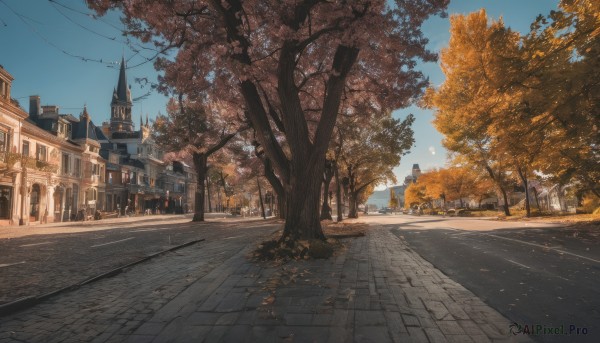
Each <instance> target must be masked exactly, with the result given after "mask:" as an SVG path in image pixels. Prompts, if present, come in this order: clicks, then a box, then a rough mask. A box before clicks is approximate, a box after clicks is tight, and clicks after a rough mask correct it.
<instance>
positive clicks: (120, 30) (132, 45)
mask: <svg viewBox="0 0 600 343" xmlns="http://www.w3.org/2000/svg"><path fill="white" fill-rule="evenodd" d="M48 1H49V2H51V3H52V4H53V5H54V4H55V5H58V6H60V7H63V8H65V9H67V10H69V11H72V12H74V13H77V14H81V15H84V16H86V17H88V18H92V19H94V20H99V21H101V22H103V23H105V24H106V25H109V26H110V27H112V28H114V29H115V30H117V31H119V32H121V33H124V30H123V29H121V28H118V27H117V26H115V25H114V24H112V23H111V22H109V21H107V20H104V19H102V17H100V16H97V15H94V14H92V13H88V12H84V11H80V10H78V9H76V8H73V7H70V6H67V5H65V4H63V3H61V2H59V1H56V0H48ZM54 7H55V8H56V9H57V10H58V8H57V7H56V6H54ZM61 14H62V15H63V16H66V15H65V14H64V13H63V12H61ZM67 19H69V20H70V21H73V20H72V19H71V18H67ZM76 24H77V23H76ZM77 25H78V26H81V25H79V24H77ZM84 29H85V30H88V31H90V30H89V29H88V28H86V27H84ZM94 33H95V32H94ZM100 36H102V37H104V36H103V35H101V34H100ZM104 38H108V39H111V40H114V39H115V38H113V37H104ZM125 38H126V41H125V42H123V44H126V45H127V46H129V48H130V49H131V50H133V51H134V52H138V51H139V50H138V49H137V48H139V49H142V50H151V51H157V50H156V49H155V48H151V47H147V46H143V45H141V44H138V43H133V42H131V40H129V38H128V37H125ZM136 47H137V48H136ZM142 57H144V56H142ZM144 58H146V59H148V58H147V57H144Z"/></svg>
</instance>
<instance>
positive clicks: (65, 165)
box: [62, 154, 71, 175]
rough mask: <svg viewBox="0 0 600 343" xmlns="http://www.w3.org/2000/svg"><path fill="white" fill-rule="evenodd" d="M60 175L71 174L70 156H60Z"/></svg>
mask: <svg viewBox="0 0 600 343" xmlns="http://www.w3.org/2000/svg"><path fill="white" fill-rule="evenodd" d="M62 173H63V174H64V175H69V174H71V156H69V155H68V154H63V155H62Z"/></svg>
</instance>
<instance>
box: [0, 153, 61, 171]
mask: <svg viewBox="0 0 600 343" xmlns="http://www.w3.org/2000/svg"><path fill="white" fill-rule="evenodd" d="M18 162H20V163H21V168H22V167H26V168H28V169H35V170H39V171H41V172H46V173H57V172H58V165H57V164H54V163H50V162H48V161H42V160H36V159H35V158H33V157H29V156H23V155H22V154H19V153H14V152H0V170H12V169H14V168H15V165H16V164H17V163H18Z"/></svg>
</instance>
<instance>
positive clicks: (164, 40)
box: [88, 0, 448, 241]
mask: <svg viewBox="0 0 600 343" xmlns="http://www.w3.org/2000/svg"><path fill="white" fill-rule="evenodd" d="M447 3H448V0H409V1H406V0H402V1H400V0H398V1H393V2H392V1H384V0H378V1H375V0H357V1H350V2H348V1H325V0H304V1H288V0H286V1H273V0H267V1H263V0H260V1H259V0H247V1H242V0H224V1H216V0H214V1H202V0H197V1H187V0H173V1H152V2H150V1H145V0H131V1H127V2H121V1H112V0H88V4H89V5H90V6H91V7H92V8H93V9H95V10H96V11H97V12H98V13H100V14H104V13H105V12H106V11H107V10H109V9H113V8H116V9H119V10H121V11H122V12H123V14H124V16H125V23H126V24H127V28H128V33H129V34H131V35H134V36H136V37H138V38H140V39H141V40H142V41H145V42H150V41H152V42H154V44H155V45H156V47H157V49H159V50H160V51H164V50H166V49H170V48H175V49H177V55H176V57H175V58H174V59H167V58H161V59H159V60H158V61H157V62H156V67H157V68H158V69H160V70H162V71H164V76H163V77H161V79H160V81H161V85H162V89H165V90H168V89H171V88H175V89H176V90H177V91H178V92H181V93H185V94H189V95H192V94H198V97H200V96H201V95H202V94H205V93H208V94H210V95H211V96H212V97H213V98H218V99H220V100H222V101H226V102H230V103H232V104H236V105H237V107H239V108H243V109H244V111H245V115H246V117H247V118H248V120H249V122H250V123H251V125H252V127H253V128H254V130H255V133H256V140H257V141H258V143H260V145H261V146H262V148H263V149H264V152H265V155H266V156H267V157H268V158H269V161H270V163H272V166H273V170H274V172H275V174H276V175H277V177H278V178H279V179H280V180H281V183H282V185H283V187H284V188H285V193H286V197H287V201H286V203H287V204H286V206H287V215H286V224H285V227H284V232H283V237H282V240H283V238H291V241H294V240H296V239H299V238H303V239H312V238H324V236H323V233H322V230H321V226H320V222H319V192H320V186H321V179H322V178H321V175H322V171H323V168H324V165H325V154H326V151H327V149H328V146H329V141H330V138H331V135H332V132H333V128H334V125H335V124H336V119H337V116H338V114H339V113H342V114H350V115H351V114H355V113H370V111H375V112H385V111H390V110H393V109H396V108H400V107H405V106H407V105H409V104H410V103H411V102H412V101H414V100H415V98H416V97H417V96H418V95H419V94H420V93H421V91H422V89H423V87H425V86H426V83H427V80H426V79H425V78H424V77H423V75H422V73H421V72H419V71H417V70H416V69H415V67H416V60H417V59H421V60H424V61H434V60H435V57H436V56H435V54H433V53H431V52H429V51H427V50H426V48H425V45H426V44H427V39H426V38H425V37H423V34H422V32H421V30H420V26H421V24H422V23H423V22H424V20H426V19H427V18H428V17H429V16H431V15H436V14H442V15H443V14H444V12H443V11H444V9H445V7H446V5H447ZM382 56H385V58H382Z"/></svg>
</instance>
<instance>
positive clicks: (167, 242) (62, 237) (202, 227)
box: [0, 216, 273, 305]
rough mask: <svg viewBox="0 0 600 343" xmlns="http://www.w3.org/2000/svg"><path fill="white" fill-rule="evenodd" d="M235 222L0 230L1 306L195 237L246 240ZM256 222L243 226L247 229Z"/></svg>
mask: <svg viewBox="0 0 600 343" xmlns="http://www.w3.org/2000/svg"><path fill="white" fill-rule="evenodd" d="M127 219H129V218H127ZM131 219H134V218H131ZM236 223H237V221H236V220H235V219H229V220H228V221H227V222H224V221H219V219H214V220H209V221H207V222H203V223H192V222H190V218H184V217H183V216H170V217H169V218H168V219H165V218H164V216H157V217H154V216H152V217H138V218H135V220H121V221H114V222H113V223H109V224H105V223H104V222H103V221H101V222H97V223H94V222H85V223H79V225H77V224H78V223H68V225H65V226H53V227H51V228H50V230H51V232H52V233H44V231H48V229H46V230H44V229H39V228H36V227H35V226H33V227H25V228H21V233H19V234H15V233H13V234H12V235H10V234H7V233H5V232H0V251H1V252H2V253H1V255H0V280H2V282H1V283H0V305H1V304H3V303H8V302H11V301H14V300H17V299H19V298H22V297H27V296H38V295H42V294H45V293H48V292H52V291H55V290H58V289H60V288H63V287H66V286H69V285H72V284H74V283H77V282H80V281H83V280H85V279H87V278H90V277H93V276H96V275H99V274H101V273H104V272H107V271H110V270H112V269H113V268H116V267H119V266H123V265H125V264H128V263H131V262H134V261H136V260H139V259H141V258H143V257H145V256H148V255H150V254H153V253H157V252H160V251H163V250H166V249H168V248H171V247H174V246H177V245H180V244H184V243H187V242H190V241H193V240H197V239H205V240H210V241H214V240H221V239H233V238H243V237H245V235H248V234H249V232H247V231H241V232H240V231H238V230H235V231H234V230H232V228H233V227H234V226H235V224H236ZM258 223H260V224H258V225H264V222H258ZM84 225H85V226H87V227H89V229H87V230H86V229H84ZM253 226H254V224H252V223H246V224H245V227H246V228H250V227H253ZM209 227H210V229H209ZM261 230H262V232H266V231H265V229H264V228H263V229H259V231H261ZM268 230H269V229H267V231H268ZM271 230H273V229H271ZM73 231H75V232H73ZM232 232H234V233H232ZM252 233H253V234H256V232H255V231H252ZM2 234H4V237H3V236H2ZM11 237H12V238H11Z"/></svg>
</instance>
